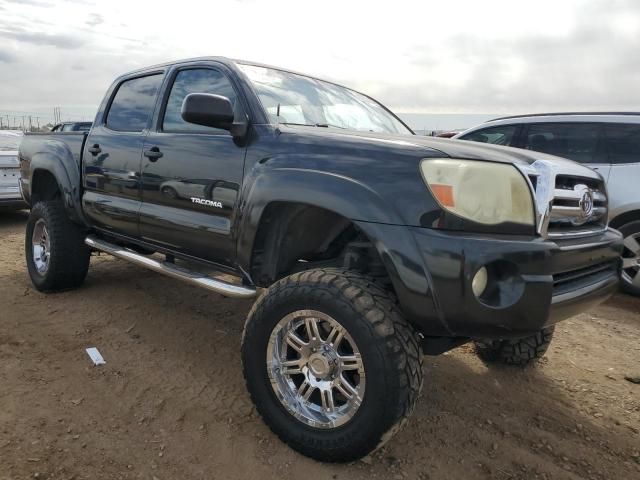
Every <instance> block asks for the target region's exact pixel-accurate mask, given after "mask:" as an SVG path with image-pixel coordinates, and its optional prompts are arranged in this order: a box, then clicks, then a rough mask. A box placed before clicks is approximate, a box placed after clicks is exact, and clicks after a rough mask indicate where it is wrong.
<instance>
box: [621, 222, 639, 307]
mask: <svg viewBox="0 0 640 480" xmlns="http://www.w3.org/2000/svg"><path fill="white" fill-rule="evenodd" d="M618 230H619V231H620V233H622V236H623V237H624V238H625V239H626V238H627V237H629V236H630V235H636V234H637V233H639V232H640V220H636V221H634V222H629V223H625V224H624V225H622V226H621V227H620V228H619V229H618ZM628 253H630V251H629V250H628V249H626V248H625V255H626V254H628ZM635 275H640V272H636V273H635ZM628 278H629V277H628V276H627V275H623V277H622V281H621V282H620V286H621V288H622V290H623V291H625V292H626V293H628V294H630V295H635V296H639V297H640V287H636V286H635V285H632V284H631V283H630V282H629V280H628ZM634 278H635V277H634Z"/></svg>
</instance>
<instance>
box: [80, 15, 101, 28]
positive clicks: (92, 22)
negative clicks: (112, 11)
mask: <svg viewBox="0 0 640 480" xmlns="http://www.w3.org/2000/svg"><path fill="white" fill-rule="evenodd" d="M84 23H86V24H87V25H89V26H90V27H95V26H96V25H100V24H101V23H104V17H103V16H102V15H100V14H99V13H91V14H90V15H89V19H88V20H87V21H86V22H84Z"/></svg>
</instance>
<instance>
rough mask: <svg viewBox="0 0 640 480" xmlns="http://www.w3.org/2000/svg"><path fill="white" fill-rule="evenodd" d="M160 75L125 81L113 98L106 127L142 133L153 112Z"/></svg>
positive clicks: (160, 80)
mask: <svg viewBox="0 0 640 480" xmlns="http://www.w3.org/2000/svg"><path fill="white" fill-rule="evenodd" d="M161 82H162V74H157V75H148V76H146V77H138V78H132V79H131V80H125V81H124V82H122V83H121V84H120V87H118V91H117V92H116V94H115V96H114V97H113V101H112V102H111V107H110V108H109V113H108V114H107V127H109V128H110V129H111V130H119V131H123V132H142V130H144V129H145V128H146V126H147V122H148V121H149V117H150V116H151V113H152V112H153V106H154V105H155V101H156V94H157V93H158V89H159V88H160V83H161Z"/></svg>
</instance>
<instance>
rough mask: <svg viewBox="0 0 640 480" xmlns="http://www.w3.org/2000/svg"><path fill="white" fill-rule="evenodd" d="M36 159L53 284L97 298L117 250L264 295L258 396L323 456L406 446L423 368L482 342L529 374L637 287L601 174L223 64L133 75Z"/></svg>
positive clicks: (45, 266)
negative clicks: (626, 267) (82, 129)
mask: <svg viewBox="0 0 640 480" xmlns="http://www.w3.org/2000/svg"><path fill="white" fill-rule="evenodd" d="M19 156H20V162H21V171H22V192H23V195H24V198H25V200H26V201H27V202H29V204H30V205H31V207H32V209H31V216H30V218H29V221H28V225H27V232H26V242H25V252H26V260H27V266H28V270H29V275H30V277H31V280H32V282H33V284H34V286H35V287H36V288H37V289H38V290H41V291H47V292H48V291H56V290H61V289H69V288H73V287H77V286H79V285H80V284H81V283H82V282H83V280H84V279H85V276H86V275H87V270H88V267H89V260H90V256H91V253H92V252H96V251H97V252H107V253H109V254H112V255H114V256H116V257H119V258H122V259H125V260H127V261H130V262H133V263H135V264H139V265H141V266H143V267H147V268H150V269H152V270H155V271H157V272H160V273H164V274H167V275H170V276H173V277H175V278H177V279H181V280H184V281H187V282H190V283H192V284H194V285H199V286H201V287H204V288H207V289H210V290H213V291H215V292H219V293H221V294H222V295H227V296H236V297H247V298H249V297H254V296H257V300H256V302H255V304H254V305H253V308H252V309H251V311H250V313H249V315H248V318H247V321H246V325H245V329H244V334H243V338H242V360H243V365H244V374H245V378H246V383H247V387H248V389H249V392H250V394H251V397H252V399H253V401H254V402H255V405H256V408H257V410H258V411H259V413H260V414H261V415H262V417H263V418H264V420H265V421H266V423H267V424H268V425H269V426H270V427H271V429H272V430H273V431H274V432H275V433H276V434H278V435H279V436H280V438H282V439H283V440H284V441H285V442H287V443H288V444H289V445H291V446H292V447H293V448H295V449H296V450H298V451H300V452H302V453H304V454H305V455H308V456H311V457H314V458H316V459H320V460H325V461H348V460H353V459H356V458H359V457H361V456H363V455H366V454H368V453H369V452H371V451H373V450H374V449H375V448H377V447H379V446H380V445H382V444H383V443H384V442H385V441H386V440H388V439H389V438H390V437H391V436H392V435H393V433H394V432H395V431H396V430H397V429H398V427H399V426H400V425H401V424H402V423H403V420H404V419H405V418H406V417H407V415H408V414H409V413H410V412H411V410H412V409H413V407H414V404H415V402H416V399H417V398H418V395H419V392H420V389H421V388H422V383H423V373H422V354H423V353H426V354H432V355H436V354H439V353H443V352H445V351H447V350H449V349H452V348H454V347H456V346H458V345H461V344H463V343H465V342H469V341H473V342H475V345H476V349H477V352H478V354H479V355H480V356H481V357H482V358H483V359H484V360H485V361H487V362H489V361H492V360H500V361H504V362H507V363H512V364H520V365H523V364H526V363H528V362H530V361H532V360H535V359H537V358H539V357H540V356H542V355H543V354H544V352H545V351H546V349H547V347H548V345H549V342H550V341H551V336H552V334H553V328H554V327H553V325H554V324H555V323H556V322H558V321H559V320H562V319H564V318H566V317H569V316H572V315H575V314H577V313H579V312H581V311H584V310H586V309H589V308H591V307H592V306H594V305H596V304H597V303H598V302H601V301H602V300H604V299H605V298H607V297H608V296H609V295H610V294H611V293H612V292H613V291H614V290H615V289H616V288H617V285H618V280H619V273H620V260H619V258H620V253H621V249H622V243H621V237H620V234H619V233H618V232H616V231H615V230H611V229H609V228H608V226H607V213H608V212H607V192H606V189H605V185H604V183H603V180H602V178H601V177H600V176H599V175H598V174H597V173H595V172H593V171H592V170H590V169H588V168H585V167H582V166H580V165H578V164H576V163H573V162H571V161H568V160H564V159H560V158H556V157H552V156H548V155H544V154H541V153H535V152H527V151H524V150H516V149H511V148H506V147H496V146H490V145H481V144H474V143H472V142H462V141H455V140H447V139H434V138H426V137H417V136H415V135H413V132H412V131H411V130H410V129H409V128H408V127H407V126H406V125H405V124H404V123H403V122H402V121H401V120H400V119H399V118H398V117H396V116H395V115H394V114H393V113H392V112H390V111H389V110H388V109H387V108H385V107H384V106H383V105H381V104H380V103H378V102H376V101H375V100H373V99H372V98H370V97H368V96H366V95H363V94H361V93H358V92H355V91H353V90H350V89H348V88H345V87H341V86H339V85H336V84H334V83H330V82H326V81H322V80H319V79H316V78H312V77H309V76H305V75H301V74H298V73H293V72H290V71H286V70H282V69H278V68H273V67H268V66H264V65H259V64H254V63H249V62H243V61H232V60H229V59H225V58H219V57H209V58H200V59H193V60H185V61H180V62H175V63H168V64H164V65H157V66H153V67H150V68H145V69H142V70H138V71H135V72H132V73H128V74H126V75H123V76H121V77H119V78H118V79H117V80H116V81H115V82H114V83H113V85H112V86H111V88H109V90H108V92H107V94H106V96H105V98H104V101H103V102H102V104H101V106H100V108H99V112H98V114H97V116H96V119H95V122H94V123H93V125H92V127H91V130H90V132H89V133H88V134H87V133H73V132H71V133H65V132H61V133H54V134H43V135H40V134H34V135H27V136H26V137H25V139H24V141H23V142H22V144H21V146H20V152H19ZM567 191H572V193H573V192H575V191H579V192H581V196H580V199H579V201H577V204H576V205H577V206H579V208H578V209H576V208H575V207H576V205H572V204H571V205H570V203H571V202H573V201H574V200H573V199H575V197H576V196H575V195H573V194H572V195H567V194H566V192H567ZM576 210H579V213H576ZM211 271H215V272H219V273H220V274H225V278H226V280H224V279H222V278H220V275H212V274H210V272H211ZM229 278H231V280H230V279H229ZM233 278H235V279H237V280H236V281H233ZM125 281H126V280H125Z"/></svg>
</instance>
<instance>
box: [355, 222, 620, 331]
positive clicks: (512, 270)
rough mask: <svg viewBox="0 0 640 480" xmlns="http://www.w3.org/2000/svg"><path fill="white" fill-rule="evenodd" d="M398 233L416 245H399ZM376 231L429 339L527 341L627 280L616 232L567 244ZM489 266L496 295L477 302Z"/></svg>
mask: <svg viewBox="0 0 640 480" xmlns="http://www.w3.org/2000/svg"><path fill="white" fill-rule="evenodd" d="M369 225H370V224H369ZM398 228H402V229H406V230H405V232H402V233H404V235H405V236H406V235H407V233H408V234H409V235H408V236H409V237H410V238H411V240H412V241H406V240H405V241H403V240H400V239H399V236H400V235H401V234H402V233H401V232H400V231H399V230H397V229H398ZM374 230H376V232H375V233H373V234H374V235H375V236H377V243H378V245H382V244H385V245H384V248H382V249H381V248H380V247H379V250H382V251H381V254H382V258H383V261H384V262H385V265H386V267H387V270H388V271H390V272H391V277H392V282H393V284H394V287H395V290H396V294H397V295H398V299H399V301H400V304H401V306H402V309H403V311H404V313H405V315H406V316H407V317H408V318H409V319H410V320H411V321H412V322H413V323H414V324H416V325H417V326H418V327H419V328H420V329H421V330H422V332H423V333H424V334H425V335H433V336H455V337H470V338H479V337H482V338H507V337H522V336H526V335H529V334H531V333H535V332H537V331H538V330H540V329H541V328H543V327H545V326H548V325H552V324H554V323H555V322H558V321H560V320H563V319H564V318H567V317H570V316H573V315H576V314H578V313H580V312H583V311H585V310H588V309H589V308H591V307H593V306H595V305H597V304H598V303H600V302H602V301H604V300H605V299H606V298H607V297H608V296H610V295H611V294H612V293H613V292H614V291H615V290H616V289H617V287H618V282H619V278H620V266H621V264H620V258H619V257H620V254H621V252H622V237H621V235H620V233H619V232H617V231H615V230H611V229H609V230H607V231H606V232H604V233H602V234H599V235H595V236H591V237H583V238H579V239H571V240H564V241H562V242H561V241H550V240H545V239H542V238H522V237H513V236H507V235H503V236H492V237H488V236H487V235H471V234H463V233H456V232H451V231H441V230H433V229H428V228H418V227H394V226H389V225H385V226H382V225H377V226H376V227H375V229H374ZM365 231H366V229H365ZM368 233H369V232H368ZM387 240H389V241H390V243H391V244H390V245H389V244H387V243H386V242H387ZM483 266H485V267H486V266H489V271H490V282H489V285H490V287H488V288H487V292H491V295H490V296H488V297H487V298H482V297H481V299H478V298H477V297H476V296H475V295H474V293H473V291H472V288H471V285H472V279H473V277H474V275H475V273H476V272H477V271H478V269H480V268H481V267H483ZM492 277H493V280H491V278H492ZM491 282H493V283H491Z"/></svg>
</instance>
